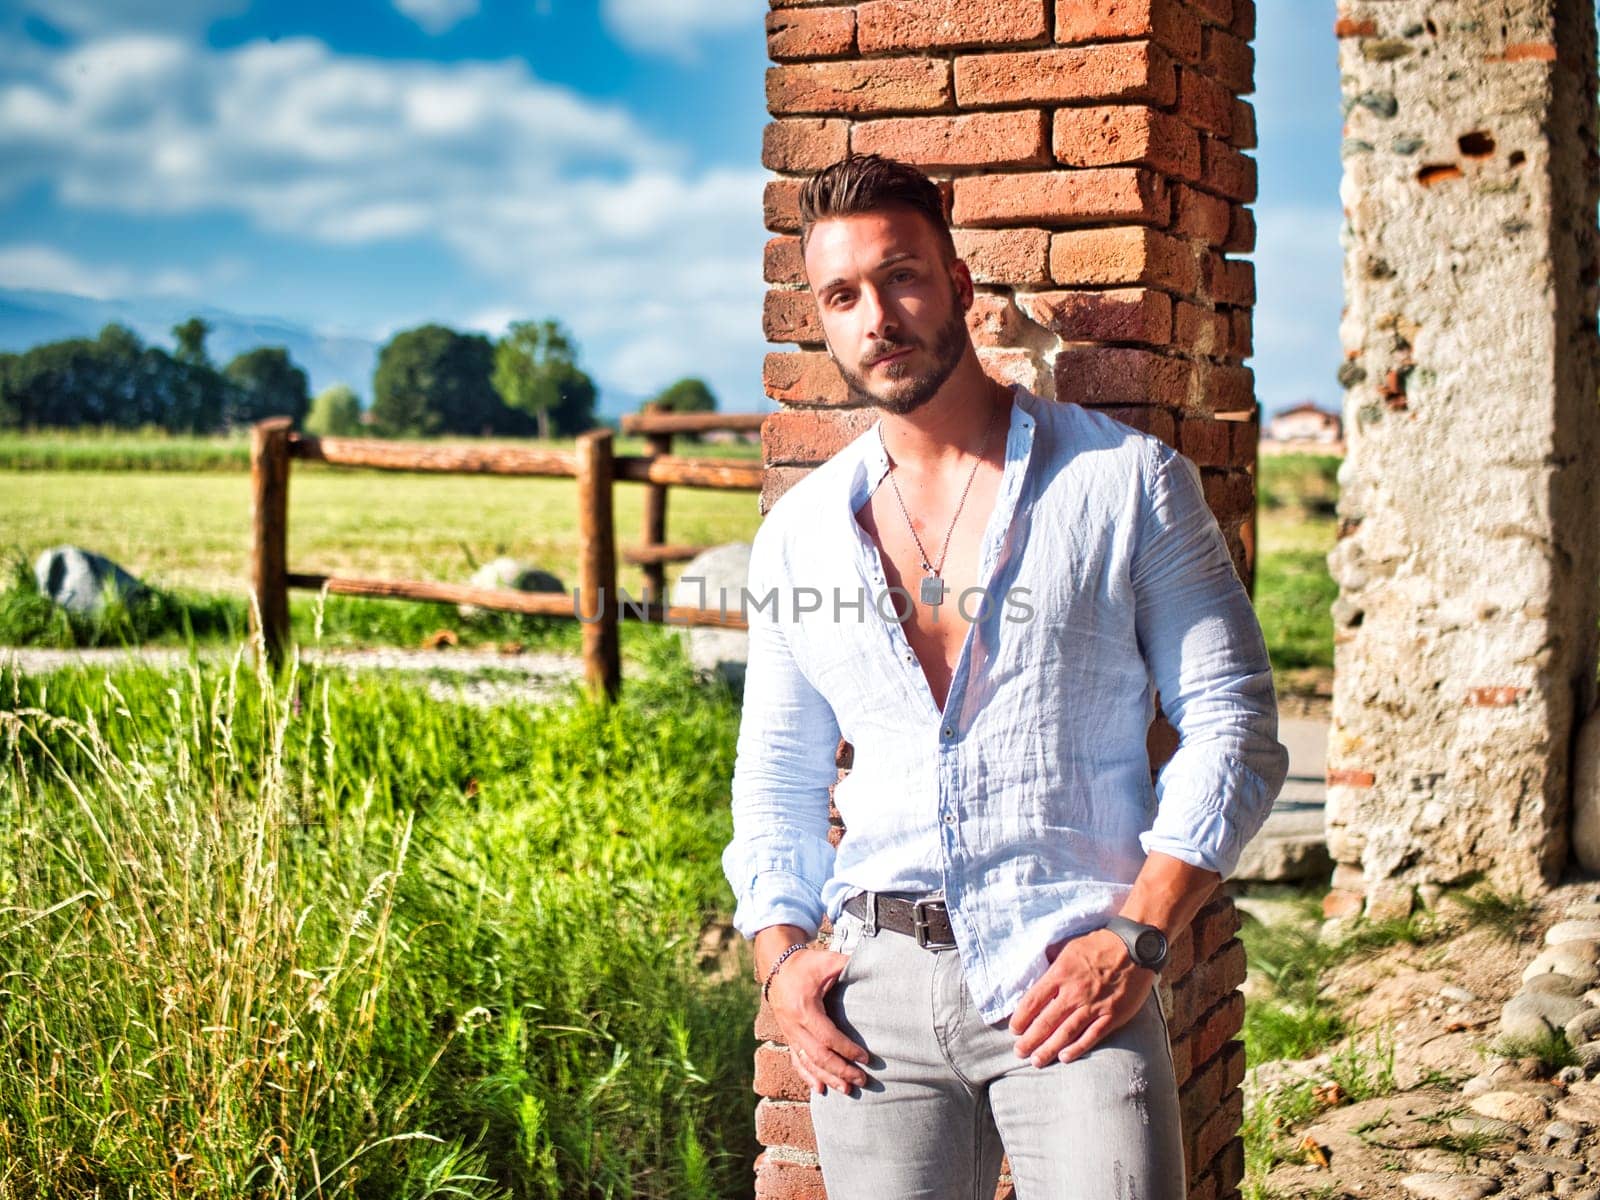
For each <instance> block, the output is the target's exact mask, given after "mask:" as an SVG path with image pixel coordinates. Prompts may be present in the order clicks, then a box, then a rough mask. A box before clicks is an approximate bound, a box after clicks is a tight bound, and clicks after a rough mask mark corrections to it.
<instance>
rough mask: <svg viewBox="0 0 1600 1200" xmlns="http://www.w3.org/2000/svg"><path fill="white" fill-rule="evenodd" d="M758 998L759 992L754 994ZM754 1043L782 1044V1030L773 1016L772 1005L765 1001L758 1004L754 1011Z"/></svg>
mask: <svg viewBox="0 0 1600 1200" xmlns="http://www.w3.org/2000/svg"><path fill="white" fill-rule="evenodd" d="M756 994H757V995H758V996H759V995H760V993H759V992H757V993H756ZM755 1033H756V1041H758V1042H782V1041H783V1030H782V1029H780V1028H779V1027H778V1018H777V1017H776V1016H774V1015H773V1012H772V1005H770V1004H768V1003H767V1002H766V1001H765V1000H762V1001H760V1002H759V1007H758V1008H757V1009H756V1029H755Z"/></svg>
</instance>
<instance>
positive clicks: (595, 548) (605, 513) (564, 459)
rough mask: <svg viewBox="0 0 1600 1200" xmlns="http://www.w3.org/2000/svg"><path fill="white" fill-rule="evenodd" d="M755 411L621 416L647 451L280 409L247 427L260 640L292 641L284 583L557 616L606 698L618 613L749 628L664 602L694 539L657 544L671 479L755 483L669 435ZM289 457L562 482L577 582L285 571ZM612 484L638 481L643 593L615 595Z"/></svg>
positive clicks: (742, 425)
mask: <svg viewBox="0 0 1600 1200" xmlns="http://www.w3.org/2000/svg"><path fill="white" fill-rule="evenodd" d="M761 421H762V417H761V416H760V415H759V414H718V413H672V414H668V413H646V414H641V415H639V416H635V417H624V418H623V429H624V431H625V432H629V433H635V432H637V433H642V434H644V436H645V437H646V438H647V439H648V442H649V445H650V449H651V453H649V454H643V455H619V454H615V453H613V451H612V433H611V430H609V429H594V430H590V431H589V432H587V433H583V434H580V435H579V436H578V438H577V442H576V445H575V447H574V449H572V450H545V449H535V448H529V447H523V446H495V445H484V446H456V445H449V446H440V445H433V444H427V443H418V442H392V441H386V440H379V439H375V438H331V437H330V438H322V437H313V436H310V435H307V434H300V433H295V432H294V431H293V430H292V429H291V427H290V426H291V423H290V420H289V418H287V417H272V418H269V419H267V420H265V421H261V422H259V423H257V424H256V425H255V426H254V427H253V429H252V430H251V439H250V484H251V497H252V505H251V509H252V539H253V548H252V554H251V589H252V591H253V592H254V593H255V600H256V604H255V612H254V613H253V614H252V620H257V619H259V622H260V633H261V635H262V642H263V644H264V645H265V647H266V650H267V654H268V655H269V656H270V658H271V659H272V660H273V662H274V663H276V662H281V661H282V658H283V655H284V651H285V650H286V648H287V646H288V643H289V591H290V589H301V590H309V591H320V590H323V589H326V590H327V591H328V592H330V593H333V594H336V595H344V596H366V597H371V598H375V599H392V600H422V601H432V602H438V603H454V604H471V605H475V606H477V607H479V608H487V609H494V610H498V611H503V612H516V613H524V614H529V615H537V616H549V617H562V618H566V619H569V620H575V621H580V622H581V623H582V625H583V659H584V677H585V682H586V684H587V686H588V688H589V690H590V692H591V694H595V695H600V694H604V695H605V696H607V697H615V696H616V694H617V692H618V690H619V689H620V688H621V685H622V666H621V652H620V638H619V632H618V627H619V624H620V622H621V621H623V620H636V621H648V622H653V623H665V624H673V625H686V626H712V627H716V628H719V629H747V628H749V626H748V624H747V622H746V621H745V620H744V619H743V618H742V617H739V616H737V615H734V614H729V613H725V612H723V611H722V610H721V609H720V608H719V609H705V608H700V607H697V606H684V605H670V604H666V603H664V602H663V600H662V597H663V596H664V594H665V591H666V587H665V583H666V580H665V575H666V571H665V567H666V564H667V563H669V562H683V561H687V560H688V559H691V558H693V557H694V556H695V555H696V554H699V553H700V552H701V551H702V550H704V549H705V547H703V546H690V545H683V544H677V545H674V544H671V543H668V542H667V541H666V511H667V492H668V489H670V488H673V487H694V488H708V489H716V490H722V491H759V490H760V489H761V465H760V464H759V463H749V462H723V461H719V460H716V459H704V458H684V457H677V456H674V455H673V454H672V452H671V451H672V437H673V434H675V433H699V432H706V431H709V430H736V431H737V430H746V429H759V428H760V424H761ZM294 459H302V460H305V461H308V462H321V463H329V464H332V465H335V466H344V467H359V468H365V469H368V470H378V471H420V472H432V473H443V474H451V475H502V476H519V477H526V476H546V477H562V478H570V479H573V480H575V481H576V482H577V488H578V586H577V588H576V590H575V593H573V594H571V595H569V594H561V595H555V594H553V593H548V592H545V593H540V592H520V591H515V590H512V589H509V588H481V587H473V586H471V585H464V584H453V583H437V582H433V581H430V580H420V579H366V578H358V577H352V576H339V575H328V574H319V573H314V572H306V571H291V570H290V569H289V563H288V532H289V471H290V464H291V462H292V461H293V460H294ZM618 482H638V483H642V484H644V485H645V488H646V493H645V520H644V525H645V528H644V539H643V544H642V545H640V546H637V547H628V548H624V550H623V552H622V557H623V559H624V560H625V561H627V562H629V563H631V564H636V565H639V566H641V567H642V568H643V570H644V574H645V588H644V592H643V595H642V596H641V597H640V598H639V599H638V600H637V601H635V600H633V599H631V598H630V600H629V601H628V602H627V603H623V602H622V596H621V592H620V590H619V588H618V586H617V558H618V551H617V545H616V535H615V525H614V522H613V506H612V493H613V490H614V488H615V485H616V484H617V483H618Z"/></svg>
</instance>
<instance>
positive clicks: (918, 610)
mask: <svg viewBox="0 0 1600 1200" xmlns="http://www.w3.org/2000/svg"><path fill="white" fill-rule="evenodd" d="M1000 475H1001V473H1000V471H998V470H996V469H993V468H991V467H990V465H989V464H987V463H985V464H983V466H981V467H980V468H979V470H978V473H977V474H976V475H975V476H974V477H973V480H972V485H971V488H970V489H969V491H968V493H967V496H966V500H965V502H964V503H962V504H960V507H959V512H958V511H957V502H958V500H959V499H960V497H959V496H958V495H957V496H951V497H949V498H948V499H947V500H946V501H945V502H944V503H943V504H942V505H941V504H928V505H926V508H927V511H923V508H924V505H923V504H922V503H921V502H919V500H918V498H917V497H916V496H914V495H912V494H907V495H905V498H904V503H905V509H904V511H902V510H901V504H900V501H898V500H897V499H896V497H895V492H894V488H893V487H892V486H891V485H890V483H889V481H888V480H887V479H886V480H885V481H884V482H883V484H882V485H880V486H879V487H878V488H876V489H875V490H874V491H873V493H872V495H871V496H870V497H868V499H867V502H866V503H865V504H864V505H862V507H861V508H860V509H858V510H857V512H856V521H857V522H858V523H859V524H860V525H861V527H862V528H863V529H864V530H865V531H866V533H867V535H868V536H869V537H870V538H871V539H872V540H873V542H874V544H875V545H876V546H877V548H878V554H879V557H880V558H881V559H882V561H883V571H884V577H885V581H886V584H887V586H888V589H889V597H888V598H887V599H885V600H884V602H883V611H884V613H885V615H887V613H888V612H889V610H890V607H891V603H892V605H893V610H894V613H895V616H896V619H897V620H898V621H899V622H900V627H901V629H902V630H904V632H905V635H906V640H907V641H908V642H910V643H911V648H912V650H913V651H915V652H916V656H917V659H918V662H919V663H920V664H921V667H922V673H923V677H924V678H925V679H926V681H927V684H928V690H929V693H930V694H931V695H932V697H933V700H934V704H935V706H936V707H937V708H939V709H940V710H941V711H942V710H943V708H944V703H945V697H946V696H947V695H948V694H949V691H950V683H951V680H952V679H953V678H954V677H955V670H956V665H957V663H958V661H959V659H960V656H961V647H962V644H963V643H964V642H965V640H966V636H967V630H968V628H969V627H970V626H971V624H972V621H973V619H974V618H978V617H981V616H982V615H983V613H984V612H985V610H986V602H985V600H984V598H983V596H982V588H983V585H984V582H985V581H984V580H983V579H982V578H980V569H981V566H982V563H981V559H982V554H983V534H984V531H985V530H986V529H987V527H988V523H989V517H990V515H991V514H992V513H993V511H994V505H995V501H996V498H997V497H998V495H999V490H1000ZM947 538H948V541H947ZM919 542H920V546H919ZM925 555H926V556H925ZM924 563H931V564H932V565H933V566H935V567H937V568H938V576H939V578H938V580H937V581H928V576H929V574H930V572H929V571H928V570H927V569H926V568H925V567H924V565H923V564H924ZM941 583H942V585H943V586H942V587H941V586H940V584H941ZM925 589H926V590H925ZM935 596H937V597H938V601H937V602H934V598H935Z"/></svg>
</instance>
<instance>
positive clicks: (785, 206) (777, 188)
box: [761, 179, 800, 233]
mask: <svg viewBox="0 0 1600 1200" xmlns="http://www.w3.org/2000/svg"><path fill="white" fill-rule="evenodd" d="M761 214H762V220H763V223H764V224H765V225H766V227H767V228H768V229H769V230H771V231H772V232H773V233H799V232H800V180H798V179H770V180H768V181H767V186H766V190H765V191H764V192H762V195H761Z"/></svg>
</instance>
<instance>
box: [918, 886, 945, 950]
mask: <svg viewBox="0 0 1600 1200" xmlns="http://www.w3.org/2000/svg"><path fill="white" fill-rule="evenodd" d="M932 904H944V901H943V900H941V899H936V898H934V897H930V896H923V897H922V898H921V899H918V900H914V901H912V903H911V931H912V933H913V935H914V936H915V937H916V939H917V945H919V946H921V947H922V948H923V949H924V950H954V949H955V948H956V944H955V943H954V942H935V941H931V940H929V938H928V917H927V915H926V910H925V909H924V907H923V906H924V905H932ZM945 913H946V919H947V920H948V919H949V909H948V908H947V909H946V910H945Z"/></svg>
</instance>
